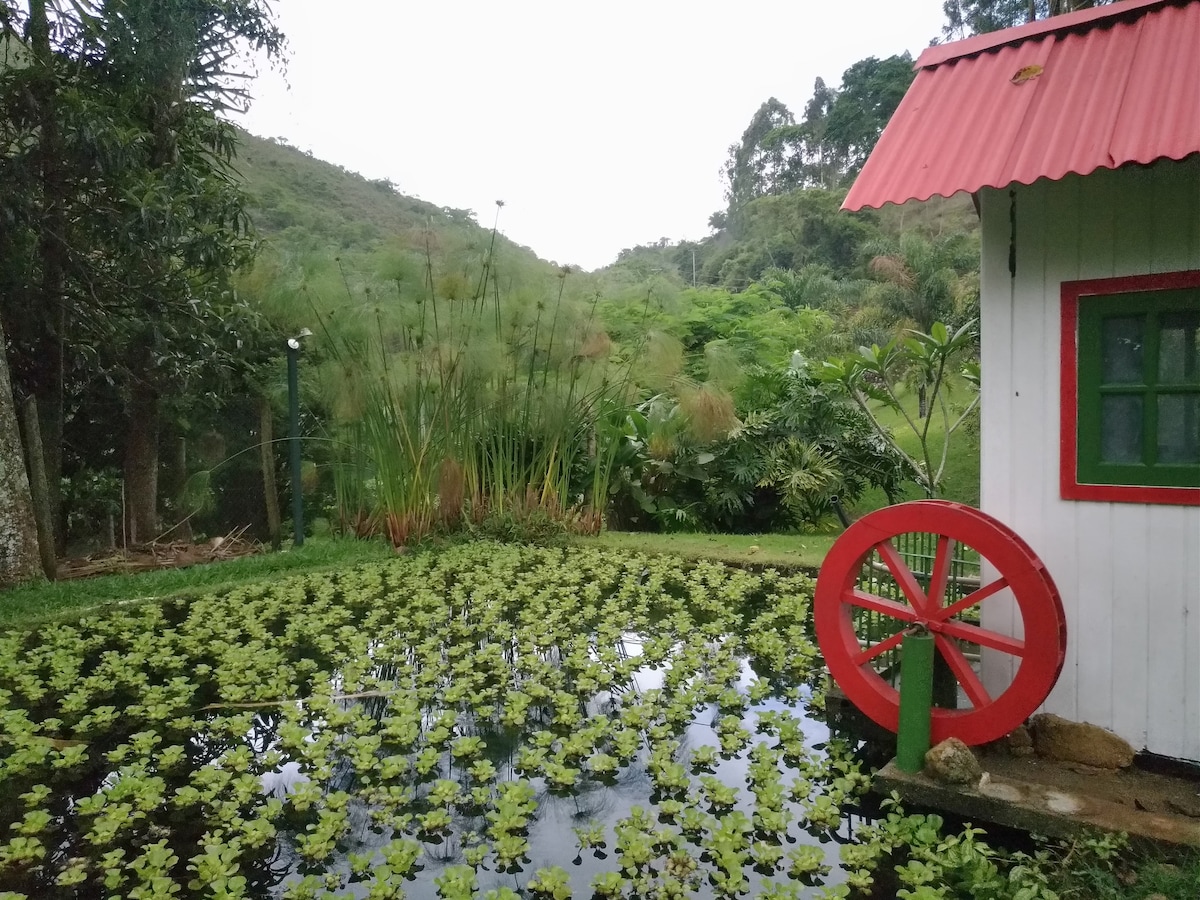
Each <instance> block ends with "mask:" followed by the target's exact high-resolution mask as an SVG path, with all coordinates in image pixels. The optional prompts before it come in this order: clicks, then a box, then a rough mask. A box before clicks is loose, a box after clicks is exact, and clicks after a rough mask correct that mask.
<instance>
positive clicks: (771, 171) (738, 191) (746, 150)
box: [724, 97, 796, 231]
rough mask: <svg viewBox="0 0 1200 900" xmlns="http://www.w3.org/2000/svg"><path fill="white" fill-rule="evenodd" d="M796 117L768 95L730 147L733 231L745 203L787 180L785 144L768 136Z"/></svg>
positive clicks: (729, 197) (729, 221)
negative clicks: (736, 140) (738, 140)
mask: <svg viewBox="0 0 1200 900" xmlns="http://www.w3.org/2000/svg"><path fill="white" fill-rule="evenodd" d="M795 121H796V120H795V117H794V116H793V115H792V113H791V111H790V110H789V109H788V108H787V106H785V105H784V104H782V103H780V102H779V101H778V100H776V99H775V98H774V97H771V98H769V99H768V100H767V101H766V102H765V103H763V105H762V106H760V107H759V108H758V111H757V112H755V114H754V116H753V117H752V118H751V119H750V124H749V125H747V126H746V130H745V131H744V132H742V140H741V142H740V143H737V144H732V145H731V146H730V147H729V159H728V161H727V162H726V163H725V168H724V175H725V181H726V191H725V199H726V200H727V201H728V203H729V210H728V219H727V225H728V226H729V227H732V228H733V229H734V230H735V231H736V229H737V227H738V225H739V224H740V217H741V213H742V210H743V209H744V208H745V206H746V204H747V203H749V202H750V201H751V200H753V199H754V198H755V197H761V196H763V195H764V194H771V193H777V192H778V191H779V188H780V185H781V184H786V183H787V174H786V173H787V169H788V148H787V147H786V146H785V145H784V144H783V143H781V142H780V141H778V140H773V139H771V136H772V135H773V134H774V133H775V132H776V131H777V130H778V129H780V128H786V127H788V126H791V125H794V124H795Z"/></svg>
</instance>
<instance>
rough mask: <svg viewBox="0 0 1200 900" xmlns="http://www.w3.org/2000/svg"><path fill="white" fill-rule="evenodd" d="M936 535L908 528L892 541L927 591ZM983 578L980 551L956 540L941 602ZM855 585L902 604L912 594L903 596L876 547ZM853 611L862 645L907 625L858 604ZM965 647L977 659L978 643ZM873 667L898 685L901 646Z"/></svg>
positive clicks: (969, 613) (967, 615)
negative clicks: (909, 530) (907, 530)
mask: <svg viewBox="0 0 1200 900" xmlns="http://www.w3.org/2000/svg"><path fill="white" fill-rule="evenodd" d="M938 538H939V535H937V534H932V533H927V532H907V533H904V534H900V535H897V536H896V537H895V538H893V539H892V546H893V547H895V549H896V551H897V553H898V554H899V555H900V558H901V559H903V560H904V563H905V564H906V565H907V566H908V568H909V569H910V570H911V571H912V573H913V575H915V576H916V579H917V582H918V583H919V584H920V585H921V588H922V589H923V590H926V591H928V590H929V582H930V579H931V577H932V572H933V565H934V561H935V559H936V557H937V545H938ZM979 578H980V561H979V554H978V553H977V552H976V551H975V550H973V549H971V548H970V547H964V546H962V545H960V544H955V545H954V552H953V555H952V557H951V562H950V573H949V577H948V578H947V583H946V593H945V597H944V598H943V601H942V602H943V605H945V606H948V605H950V604H952V603H954V602H956V601H958V600H960V599H962V598H963V597H965V596H966V595H967V594H969V593H971V592H972V591H974V590H977V589H978V588H979V583H980V582H979ZM857 586H858V587H859V589H860V590H863V591H866V592H868V593H871V594H874V595H875V596H877V597H883V598H885V599H887V600H894V601H896V602H898V603H905V604H907V603H908V598H907V597H906V596H905V595H904V591H903V590H902V589H901V587H900V584H899V583H898V582H897V581H896V578H895V577H894V576H893V574H892V572H891V569H889V568H888V567H887V565H886V564H885V563H884V561H883V558H882V557H881V556H880V555H879V551H878V550H875V551H872V552H871V555H870V556H868V557H867V559H866V560H865V561H864V562H863V566H862V569H861V570H860V572H859V575H858V585H857ZM853 615H854V626H855V631H856V632H857V633H858V640H859V643H860V644H861V645H862V646H863V648H864V649H865V648H867V647H870V646H873V645H875V644H877V643H879V642H880V641H884V640H886V639H887V638H889V637H891V636H892V635H893V634H895V633H896V632H897V631H899V630H901V629H902V628H904V627H905V625H904V623H903V622H901V621H900V620H899V619H894V618H892V617H890V616H887V615H884V614H882V613H879V612H876V611H874V610H868V609H863V608H861V607H855V608H854V611H853ZM977 615H978V613H977V611H976V610H975V609H968V610H965V611H964V612H962V613H959V614H958V615H956V616H955V618H956V619H961V620H963V621H967V622H972V623H975V624H977V620H976V619H975V618H973V617H975V616H977ZM962 650H963V653H964V655H966V657H967V658H968V659H969V660H972V661H974V660H976V659H978V654H979V648H978V646H976V645H974V644H962ZM873 665H874V666H875V670H876V671H877V672H878V673H879V675H880V676H881V677H882V678H883V679H884V680H886V681H888V682H889V683H890V684H892V685H893V686H895V685H896V683H897V680H898V678H899V675H900V648H899V646H897V647H895V648H894V649H891V650H888V651H886V652H884V653H881V654H879V656H877V657H875V659H874V661H873Z"/></svg>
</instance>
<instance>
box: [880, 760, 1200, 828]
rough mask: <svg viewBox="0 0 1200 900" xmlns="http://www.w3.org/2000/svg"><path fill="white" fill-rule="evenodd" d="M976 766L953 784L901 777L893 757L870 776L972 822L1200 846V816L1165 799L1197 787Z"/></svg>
mask: <svg viewBox="0 0 1200 900" xmlns="http://www.w3.org/2000/svg"><path fill="white" fill-rule="evenodd" d="M981 763H982V765H983V768H984V770H985V771H984V776H983V778H982V779H981V780H980V783H978V784H976V785H967V786H960V785H949V784H943V783H941V782H937V781H933V780H932V779H930V778H927V777H926V776H924V775H921V774H915V775H914V774H910V773H908V772H902V771H901V770H900V769H898V768H897V767H896V764H895V761H894V760H893V761H892V762H890V763H888V764H887V765H886V766H884V768H883V769H881V770H880V771H879V772H878V773H876V775H875V779H874V782H873V787H874V789H875V790H876V791H877V792H879V793H882V794H885V795H887V794H891V793H892V792H893V791H895V792H896V793H898V794H899V795H900V797H901V798H902V799H904V800H905V801H907V802H908V803H912V804H919V805H921V806H925V807H929V808H931V809H935V810H943V811H947V812H952V813H954V814H955V815H958V816H962V817H963V818H965V819H968V820H970V821H971V822H972V823H974V824H984V823H994V824H997V825H1004V826H1007V827H1010V828H1018V829H1021V830H1022V831H1029V832H1033V833H1035V834H1044V835H1049V836H1051V837H1073V836H1074V835H1076V834H1079V833H1080V832H1082V831H1086V830H1090V829H1101V830H1103V831H1123V832H1125V833H1127V834H1129V835H1130V836H1131V837H1141V838H1146V839H1148V840H1152V841H1158V842H1162V843H1167V844H1176V845H1187V846H1192V847H1200V818H1193V817H1191V816H1186V815H1180V814H1177V813H1175V812H1173V811H1171V809H1170V806H1171V805H1172V801H1171V798H1172V797H1177V798H1179V799H1180V800H1187V799H1189V798H1190V797H1195V796H1196V791H1197V790H1200V784H1198V783H1196V782H1193V781H1187V780H1184V779H1173V778H1167V777H1165V776H1156V775H1151V774H1149V773H1131V772H1101V771H1099V770H1091V771H1079V769H1078V767H1075V768H1066V767H1062V766H1061V765H1059V764H1051V763H1047V762H1046V761H1045V760H1039V759H1036V758H1028V759H1014V758H1008V757H988V756H985V757H984V758H983V759H982V760H981ZM1000 770H1002V773H1001V771H1000ZM1106 780H1107V781H1108V782H1109V783H1108V784H1107V785H1105V781H1106ZM1139 795H1140V796H1142V797H1145V798H1146V799H1145V800H1140V799H1139ZM1163 807H1166V808H1163Z"/></svg>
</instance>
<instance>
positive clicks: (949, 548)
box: [928, 534, 956, 613]
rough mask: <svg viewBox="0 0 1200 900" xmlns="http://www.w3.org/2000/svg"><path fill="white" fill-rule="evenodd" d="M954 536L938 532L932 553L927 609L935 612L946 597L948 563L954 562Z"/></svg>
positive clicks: (948, 573) (948, 572)
mask: <svg viewBox="0 0 1200 900" xmlns="http://www.w3.org/2000/svg"><path fill="white" fill-rule="evenodd" d="M955 546H956V542H955V540H954V538H952V537H950V536H948V535H945V534H939V535H938V540H937V550H936V551H935V552H934V555H933V571H932V573H931V575H930V578H929V594H928V598H929V611H930V613H935V612H936V611H937V610H939V609H940V608H941V606H942V603H943V602H944V601H945V598H946V582H947V581H949V579H950V564H951V563H953V562H954V548H955Z"/></svg>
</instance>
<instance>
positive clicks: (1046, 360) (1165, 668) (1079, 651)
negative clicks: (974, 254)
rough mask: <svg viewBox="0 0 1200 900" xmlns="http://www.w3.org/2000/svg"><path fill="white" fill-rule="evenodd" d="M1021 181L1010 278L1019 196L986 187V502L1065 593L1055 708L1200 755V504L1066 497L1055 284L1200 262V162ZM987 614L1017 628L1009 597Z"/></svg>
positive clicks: (1151, 745) (994, 679)
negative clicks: (1063, 648) (1012, 215)
mask: <svg viewBox="0 0 1200 900" xmlns="http://www.w3.org/2000/svg"><path fill="white" fill-rule="evenodd" d="M1012 190H1013V191H1015V194H1016V204H1017V275H1016V278H1015V279H1012V278H1010V277H1009V272H1008V247H1009V233H1010V231H1009V206H1010V196H1009V190H1008V189H1005V190H990V189H988V190H985V191H984V192H983V194H982V196H981V204H982V216H983V230H984V243H983V260H982V268H981V288H982V294H983V297H982V316H983V321H982V332H983V347H982V361H983V400H982V406H983V408H982V429H983V440H982V448H981V462H982V470H983V471H982V484H981V504H982V506H983V509H984V510H986V511H987V512H989V513H991V514H992V515H995V516H996V517H997V518H999V519H1001V520H1002V521H1004V522H1006V523H1008V524H1009V525H1011V526H1012V527H1014V528H1015V529H1016V530H1017V532H1018V533H1019V534H1021V536H1022V537H1023V538H1024V539H1025V540H1026V541H1028V542H1029V544H1030V545H1031V546H1032V547H1033V549H1034V550H1035V551H1036V552H1037V553H1038V555H1039V556H1041V557H1042V559H1043V561H1044V562H1045V563H1046V565H1047V567H1048V569H1049V571H1050V574H1051V575H1052V577H1053V578H1054V580H1055V582H1056V583H1057V584H1058V587H1059V590H1060V591H1061V592H1062V595H1063V604H1064V607H1065V609H1066V613H1067V626H1068V653H1067V661H1066V665H1065V666H1064V669H1063V674H1062V676H1061V677H1060V680H1059V683H1058V685H1057V686H1056V687H1055V689H1054V691H1053V692H1052V693H1051V695H1050V698H1049V699H1048V700H1047V702H1046V705H1045V708H1046V709H1047V710H1048V711H1051V712H1056V713H1058V714H1060V715H1063V716H1066V717H1068V718H1072V719H1078V720H1081V721H1090V722H1094V723H1095V724H1098V725H1103V726H1104V727H1106V728H1111V729H1112V730H1114V731H1116V732H1117V733H1118V734H1120V735H1122V736H1123V737H1125V738H1126V739H1127V740H1129V741H1130V742H1131V743H1132V744H1134V746H1135V747H1138V748H1143V747H1144V748H1146V749H1149V750H1151V751H1152V752H1155V753H1162V754H1165V755H1169V756H1175V757H1180V758H1186V759H1192V760H1200V508H1196V507H1178V506H1149V505H1143V504H1128V503H1094V502H1079V501H1064V500H1062V499H1061V498H1060V496H1059V482H1058V477H1059V473H1058V466H1059V452H1058V448H1059V404H1060V399H1059V369H1058V350H1059V340H1060V334H1059V332H1060V299H1059V286H1060V284H1061V283H1062V282H1063V281H1072V280H1076V279H1081V278H1104V277H1110V276H1120V275H1137V274H1145V273H1149V272H1166V271H1175V270H1179V269H1196V268H1200V158H1192V159H1189V160H1185V161H1183V162H1171V161H1163V162H1159V163H1156V164H1155V165H1153V166H1150V167H1131V168H1129V169H1123V170H1120V171H1116V172H1112V171H1097V172H1095V173H1093V174H1092V175H1089V176H1085V177H1080V176H1075V175H1072V176H1068V177H1067V178H1065V179H1063V180H1062V181H1058V182H1039V183H1038V184H1035V185H1030V186H1021V185H1016V186H1014V187H1013V188H1012ZM991 602H992V601H989V603H991ZM983 616H984V623H985V625H986V626H987V627H991V628H998V629H1001V630H1005V631H1007V632H1008V633H1014V628H1015V617H1014V615H1013V613H1012V609H1011V604H1008V603H1006V602H1005V601H1004V599H1003V598H997V602H996V603H995V605H994V606H991V607H990V608H989V606H988V604H985V608H984V610H983ZM1010 663H1011V661H1010V660H1008V659H1007V658H1004V657H1000V656H998V655H997V654H991V653H986V654H985V658H984V665H983V669H984V672H983V674H984V681H985V684H987V685H988V687H989V689H992V690H997V689H998V688H1000V687H1003V686H1004V685H1005V684H1007V680H1008V679H1009V678H1010V677H1011V674H1010V672H1011V664H1010Z"/></svg>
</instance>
